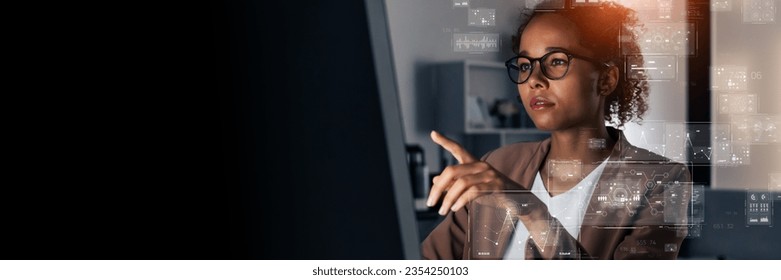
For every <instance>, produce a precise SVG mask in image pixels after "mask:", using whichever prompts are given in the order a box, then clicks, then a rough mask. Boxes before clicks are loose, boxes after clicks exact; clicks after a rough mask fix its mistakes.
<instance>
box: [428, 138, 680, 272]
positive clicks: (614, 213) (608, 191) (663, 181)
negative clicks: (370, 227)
mask: <svg viewBox="0 0 781 280" xmlns="http://www.w3.org/2000/svg"><path fill="white" fill-rule="evenodd" d="M609 131H610V133H611V136H613V137H614V138H615V139H616V140H617V141H616V145H615V146H614V148H613V151H612V153H611V155H610V157H609V158H608V162H607V165H606V166H605V169H604V170H603V172H602V175H601V176H600V177H599V179H598V181H597V184H596V186H595V189H594V192H593V194H592V196H591V199H590V200H589V202H588V206H587V210H586V212H585V213H584V219H583V224H582V226H581V228H580V235H579V236H577V237H573V236H571V235H570V234H569V233H568V232H567V231H566V230H564V228H563V227H561V224H560V223H559V221H558V220H556V219H555V218H554V219H551V220H550V221H549V222H550V223H551V228H552V229H553V230H552V231H551V232H550V233H549V236H551V237H553V238H554V240H553V242H547V243H546V245H545V246H540V245H538V246H539V247H538V246H534V245H530V244H532V242H529V244H527V246H526V258H527V259H539V258H541V255H540V253H539V250H541V249H543V250H555V251H554V252H555V253H554V254H555V255H556V257H555V258H556V259H675V258H676V257H677V255H678V249H679V248H680V246H681V243H682V242H683V239H684V238H685V237H686V234H687V218H686V217H687V206H688V201H689V199H690V197H691V183H690V175H689V171H688V169H687V168H686V166H684V165H682V164H680V163H675V162H672V161H670V160H669V159H667V158H664V157H662V156H660V155H657V154H654V153H652V152H650V151H648V150H645V149H641V148H638V147H635V146H632V145H631V144H629V142H627V141H626V139H625V138H624V136H623V134H622V133H621V132H620V131H618V130H615V129H612V128H610V129H609ZM549 149H550V138H549V139H546V140H543V141H539V142H529V143H517V144H512V145H507V146H504V147H501V148H499V149H496V150H494V151H492V152H490V153H488V154H486V155H485V156H484V157H483V161H485V162H487V163H489V164H491V165H492V166H493V167H494V168H496V169H497V170H498V171H500V172H502V173H503V174H504V175H506V176H507V177H509V178H510V179H512V180H514V181H516V182H517V183H519V184H520V185H521V186H524V188H530V187H531V186H532V183H533V182H534V178H535V177H536V174H537V172H538V170H540V168H541V167H542V164H543V163H544V161H545V158H546V156H547V154H548V151H549ZM518 191H524V190H518ZM477 207H479V208H477ZM472 209H479V210H472ZM470 211H471V213H470ZM503 213H504V210H503V209H499V208H497V207H490V206H486V205H481V204H479V203H476V202H473V203H470V204H469V205H468V206H467V207H464V208H462V210H460V211H458V212H451V213H450V214H448V216H447V217H446V218H445V220H444V221H443V222H442V223H440V224H439V225H438V226H437V227H436V228H435V229H434V230H433V231H432V232H431V234H430V235H429V236H428V237H427V238H426V239H425V240H424V241H423V244H422V246H421V249H422V256H423V258H424V259H501V258H502V257H503V256H504V253H505V250H506V249H507V247H508V246H509V244H508V242H509V241H510V240H511V237H512V232H513V229H514V226H513V225H514V223H515V222H518V221H517V220H516V219H515V218H512V222H508V220H506V219H502V218H501V217H502V215H503ZM470 214H471V216H472V217H470ZM470 229H471V230H470ZM484 229H491V230H484ZM540 247H542V248H540Z"/></svg>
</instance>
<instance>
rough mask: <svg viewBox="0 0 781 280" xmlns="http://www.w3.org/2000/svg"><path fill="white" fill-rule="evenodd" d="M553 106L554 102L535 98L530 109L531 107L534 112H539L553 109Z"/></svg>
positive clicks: (530, 103)
mask: <svg viewBox="0 0 781 280" xmlns="http://www.w3.org/2000/svg"><path fill="white" fill-rule="evenodd" d="M553 104H554V103H553V102H550V101H548V100H547V99H545V98H542V97H534V98H532V100H531V102H529V107H531V109H532V110H534V111H537V110H543V109H547V108H549V107H553Z"/></svg>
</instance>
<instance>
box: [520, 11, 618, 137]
mask: <svg viewBox="0 0 781 280" xmlns="http://www.w3.org/2000/svg"><path fill="white" fill-rule="evenodd" d="M562 49H563V50H564V51H565V52H567V53H571V54H576V55H581V56H586V57H593V52H591V51H589V50H588V49H586V48H585V47H583V46H582V45H581V44H580V36H579V34H578V33H577V28H576V26H575V25H574V24H573V23H572V22H571V21H569V20H567V19H566V18H564V17H562V16H560V15H556V14H539V15H536V16H535V17H534V18H532V20H531V22H529V24H528V25H527V26H526V28H525V30H524V31H523V34H522V37H521V42H520V49H519V51H520V54H521V55H525V56H528V57H531V58H539V57H542V56H543V55H545V54H547V53H549V52H551V51H554V50H562ZM598 80H599V72H598V68H597V65H594V63H592V62H589V61H586V60H583V59H579V58H572V60H571V61H570V65H569V71H567V74H566V75H565V76H564V77H563V78H561V79H558V80H551V79H548V78H547V77H545V76H544V75H543V74H542V71H541V70H540V64H539V62H533V70H532V73H531V76H530V77H529V79H528V80H527V81H526V82H525V83H523V84H519V85H518V91H519V92H520V94H521V100H522V101H523V106H524V108H526V111H527V112H528V113H529V115H530V116H531V118H532V120H534V124H535V125H536V126H537V128H538V129H541V130H547V131H556V130H565V129H571V128H594V127H599V126H600V125H604V119H603V114H604V113H603V107H602V106H603V105H602V104H603V103H604V96H601V95H599V94H598V91H597V84H598Z"/></svg>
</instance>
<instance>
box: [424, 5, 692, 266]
mask: <svg viewBox="0 0 781 280" xmlns="http://www.w3.org/2000/svg"><path fill="white" fill-rule="evenodd" d="M636 25H637V19H636V16H635V15H634V12H633V11H632V10H630V9H627V8H625V7H622V6H620V5H617V4H612V3H606V4H601V5H599V6H586V7H577V8H574V9H561V10H553V11H540V10H534V11H532V12H531V14H530V16H529V19H528V20H526V21H525V24H522V25H521V26H520V27H519V28H518V34H517V37H516V36H514V38H513V39H514V40H513V41H514V44H513V49H514V51H515V52H516V53H517V56H515V57H513V58H511V59H510V60H508V61H507V63H506V65H507V68H508V73H510V79H511V80H512V81H513V82H515V83H516V84H518V92H519V94H520V100H521V102H522V103H523V106H524V108H525V109H526V111H527V112H528V114H529V115H530V117H531V118H532V120H533V121H534V124H535V125H536V126H537V128H538V129H541V130H546V131H550V133H551V137H550V138H548V139H546V140H543V141H540V142H532V143H517V144H512V145H507V146H504V147H501V148H499V149H497V150H494V151H492V152H490V153H488V154H486V155H485V156H484V157H483V158H482V159H477V158H475V157H474V156H472V155H471V154H469V153H468V152H467V151H466V150H465V149H464V148H463V147H461V146H460V145H459V144H458V143H456V142H453V141H452V140H450V139H447V138H446V137H444V136H442V135H440V134H439V133H437V132H432V134H431V137H432V139H433V141H434V142H436V143H437V144H439V145H440V146H442V147H443V148H444V149H446V150H448V151H449V152H451V153H452V154H453V156H454V157H455V158H456V159H457V160H458V162H459V164H458V165H454V166H448V167H447V168H445V170H444V171H443V172H442V174H440V175H439V176H437V177H435V178H434V179H433V185H432V190H431V193H430V195H429V198H428V205H429V206H430V207H431V206H434V205H436V204H437V203H438V202H439V201H440V200H441V208H440V210H439V213H440V214H441V215H446V216H447V217H446V218H445V220H444V221H443V222H442V223H441V224H440V225H438V226H437V227H436V228H435V229H434V230H433V231H432V233H431V234H430V235H429V236H428V238H426V240H424V242H423V244H422V255H423V257H424V258H427V259H475V258H479V259H562V258H563V259H629V258H641V259H674V258H675V257H676V256H677V254H678V248H680V245H681V242H682V241H683V239H684V238H685V237H686V228H687V227H686V223H687V219H686V217H687V212H686V209H687V208H686V206H687V203H688V200H689V199H690V195H691V193H690V192H691V191H690V190H691V186H690V184H688V183H687V182H689V181H690V179H689V178H690V175H689V171H688V170H687V168H686V167H685V166H684V165H682V164H678V163H674V162H671V161H670V160H669V159H666V158H664V157H662V156H659V155H656V154H653V153H651V152H649V151H647V150H644V149H641V148H637V147H635V146H633V145H631V144H630V143H628V142H627V141H626V139H625V138H624V136H623V134H622V132H621V131H620V130H617V129H614V128H613V127H609V126H606V122H609V123H611V124H612V125H614V126H616V127H619V128H620V127H622V126H623V124H624V123H626V122H628V121H631V120H633V119H640V120H642V115H643V113H644V112H645V111H646V110H647V104H646V98H647V96H648V86H647V83H646V79H647V78H646V77H645V76H643V75H639V76H638V75H634V76H632V77H627V75H626V71H625V66H624V65H625V59H626V56H625V55H623V54H622V53H630V54H632V53H638V52H639V47H638V45H637V43H636V42H635V41H634V39H633V38H634V37H632V36H630V35H629V34H632V28H634V27H635V26H636ZM638 60H639V61H640V62H642V57H637V58H636V59H635V60H634V61H638Z"/></svg>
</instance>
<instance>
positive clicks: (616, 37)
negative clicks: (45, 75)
mask: <svg viewBox="0 0 781 280" xmlns="http://www.w3.org/2000/svg"><path fill="white" fill-rule="evenodd" d="M549 2H550V1H547V0H546V1H542V2H540V3H538V4H537V6H536V7H535V8H533V9H524V10H522V11H521V24H520V26H518V31H517V32H516V33H515V34H516V35H513V36H512V48H513V52H514V53H516V54H517V53H518V52H519V48H520V38H521V36H522V35H523V30H524V29H525V27H526V25H527V24H528V23H529V21H531V19H532V18H533V17H534V16H536V15H539V14H541V13H555V14H559V15H561V16H563V17H564V18H567V19H569V20H570V21H572V22H573V23H574V24H575V25H576V26H577V27H578V32H579V33H580V34H581V36H580V39H581V42H580V43H581V45H583V46H585V47H586V48H588V49H590V50H591V51H593V52H594V54H595V58H596V59H598V60H599V61H604V62H612V63H613V64H614V65H616V66H618V69H619V76H620V78H619V80H618V84H617V85H616V88H615V90H614V91H613V92H612V93H611V94H610V95H608V96H607V100H606V101H605V102H607V104H606V105H607V106H605V120H606V121H608V122H609V123H610V124H612V125H614V126H616V127H619V128H620V127H622V126H623V125H624V124H626V123H628V122H630V121H632V120H637V121H638V122H640V121H642V120H643V114H645V112H646V111H647V110H648V102H647V99H648V76H647V75H646V74H645V73H632V76H631V77H629V76H627V73H626V63H627V59H628V58H630V57H631V59H632V60H631V62H632V65H637V66H638V67H642V65H643V63H644V61H643V56H642V55H641V54H640V46H639V45H638V44H637V33H636V32H637V31H639V30H642V28H643V26H642V24H640V22H639V21H638V19H637V14H636V12H635V11H634V10H632V9H629V8H626V7H624V6H621V5H619V4H615V3H613V2H601V3H600V4H593V5H587V6H577V7H571V6H569V5H570V4H567V7H565V8H564V9H553V10H549V9H544V8H543V7H549V6H550V3H549Z"/></svg>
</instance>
